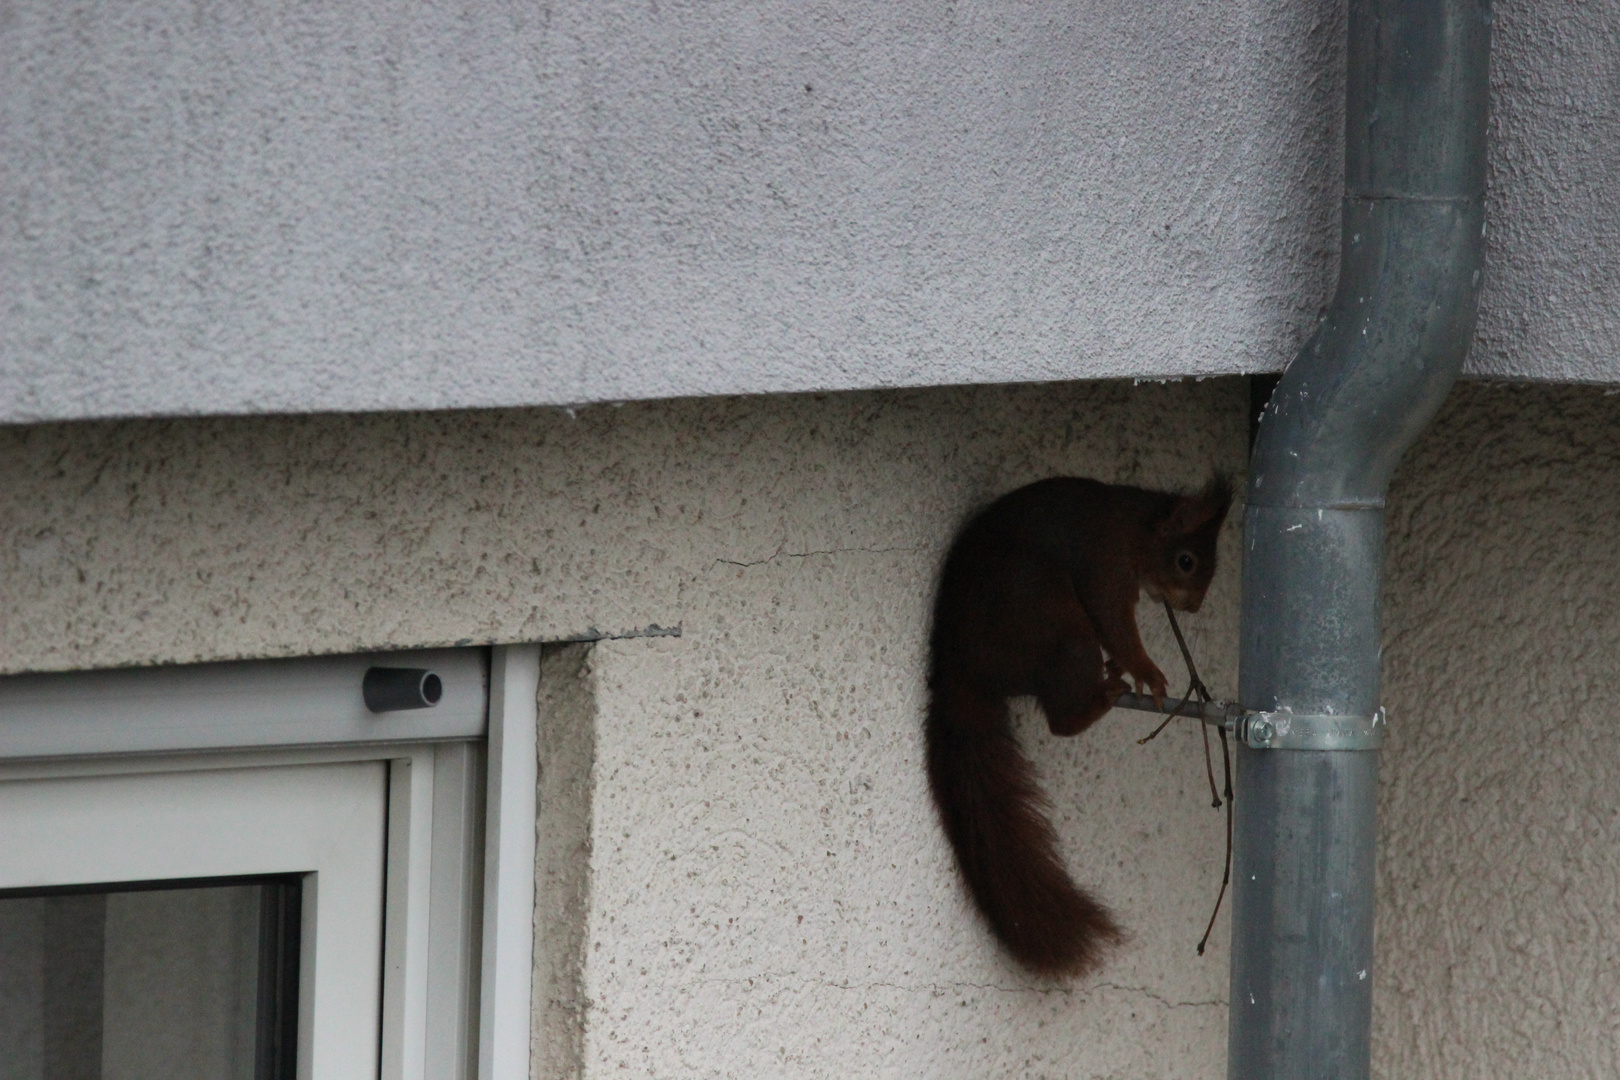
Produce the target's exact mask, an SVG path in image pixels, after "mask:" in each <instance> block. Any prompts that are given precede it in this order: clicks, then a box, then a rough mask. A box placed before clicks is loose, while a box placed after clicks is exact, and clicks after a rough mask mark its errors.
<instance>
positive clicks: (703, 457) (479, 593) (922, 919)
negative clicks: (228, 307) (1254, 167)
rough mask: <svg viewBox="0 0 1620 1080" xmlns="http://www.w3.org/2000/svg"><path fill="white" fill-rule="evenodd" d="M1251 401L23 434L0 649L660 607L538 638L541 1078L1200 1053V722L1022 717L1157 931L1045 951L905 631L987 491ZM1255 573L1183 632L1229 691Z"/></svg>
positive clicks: (1128, 456)
mask: <svg viewBox="0 0 1620 1080" xmlns="http://www.w3.org/2000/svg"><path fill="white" fill-rule="evenodd" d="M1246 402H1247V398H1246V391H1245V388H1244V386H1243V385H1242V384H1241V383H1239V382H1236V381H1233V380H1222V381H1211V382H1205V383H1201V384H1199V383H1191V382H1188V383H1185V384H1180V385H1174V386H1143V387H1137V388H1133V387H1131V386H1130V385H1129V384H1128V383H1126V384H1118V383H1113V384H1106V385H1094V384H1093V385H1085V384H1080V385H1070V386H1062V387H1020V388H994V389H980V390H936V391H907V392H889V393H879V394H869V393H863V394H853V395H833V396H827V397H812V396H805V397H792V398H753V399H742V400H736V399H733V400H723V401H685V402H678V403H667V404H646V405H628V406H625V407H623V408H621V409H613V408H607V407H601V408H593V409H589V410H585V411H583V412H581V413H580V414H579V417H578V419H570V418H569V417H568V416H566V415H565V414H563V413H561V412H559V411H555V410H547V411H511V412H496V413H464V414H449V413H435V414H417V415H409V416H388V417H376V416H361V417H346V416H326V417H315V418H296V419H294V418H285V419H283V418H275V419H254V420H201V421H198V420H191V421H169V422H124V423H96V424H67V425H55V426H50V427H42V428H33V429H0V588H3V589H4V595H3V596H0V657H4V660H5V664H6V667H7V669H8V670H18V669H21V668H27V667H50V668H63V667H71V666H86V665H105V664H117V663H129V662H146V661H154V660H192V659H201V658H204V657H221V656H232V655H249V654H251V655H276V654H292V653H303V652H310V651H316V650H324V649H340V650H348V649H356V648H361V647H363V645H362V643H371V644H376V643H379V642H404V641H415V640H429V639H431V640H436V641H454V640H457V639H463V638H471V639H474V640H485V639H491V638H496V639H503V640H509V639H523V638H530V639H533V638H557V637H563V636H569V635H578V634H581V633H584V632H587V631H589V630H590V629H591V628H593V627H598V628H602V629H604V630H621V629H625V628H635V627H645V626H647V625H649V624H652V623H657V624H660V625H662V626H677V625H678V626H679V627H680V628H681V636H680V637H678V638H677V637H651V638H629V639H623V640H609V641H601V642H599V643H597V644H596V645H595V646H594V647H593V648H592V649H591V651H590V652H589V654H588V657H587V658H582V657H580V655H579V653H578V652H577V651H576V652H566V651H565V652H563V653H560V654H553V655H552V656H549V657H548V658H547V665H546V667H545V672H546V682H545V685H544V686H543V688H542V705H543V707H544V712H545V717H546V719H545V720H544V721H543V724H542V731H543V738H542V755H543V758H544V762H545V764H546V766H548V768H546V769H545V770H544V772H543V776H542V791H541V799H540V805H541V826H542V836H543V840H542V844H541V852H542V856H543V858H544V859H545V862H544V863H543V864H542V866H541V878H540V882H539V884H540V886H541V887H540V890H539V894H540V895H539V898H538V906H537V913H536V915H537V923H536V924H537V928H538V930H539V932H540V935H541V941H542V943H543V946H544V949H543V954H542V957H541V963H540V967H539V971H538V980H537V989H538V993H537V1001H536V1010H537V1025H536V1049H537V1056H538V1057H539V1058H540V1062H539V1065H540V1068H539V1069H538V1071H537V1073H536V1076H537V1078H543V1080H550V1077H552V1076H556V1075H561V1073H560V1071H559V1070H553V1069H552V1068H551V1067H550V1063H554V1062H557V1061H562V1062H567V1061H579V1062H582V1063H583V1066H584V1069H585V1073H586V1075H589V1076H602V1077H605V1076H609V1075H611V1076H619V1075H622V1074H623V1072H624V1071H625V1069H621V1064H622V1065H624V1066H625V1067H626V1068H627V1069H628V1071H629V1072H630V1073H631V1074H632V1075H652V1076H679V1077H690V1076H726V1077H739V1078H741V1077H749V1078H753V1077H761V1076H782V1077H789V1076H798V1077H815V1076H833V1075H839V1076H878V1077H884V1076H887V1077H896V1078H906V1080H911V1078H914V1077H916V1076H919V1075H937V1076H960V1077H977V1076H985V1075H1023V1076H1043V1075H1044V1076H1052V1077H1060V1076H1061V1077H1079V1076H1104V1075H1126V1076H1132V1077H1184V1076H1197V1075H1215V1074H1217V1073H1218V1072H1219V1070H1220V1068H1221V1062H1222V1060H1223V1056H1224V1045H1225V1028H1226V1018H1225V1006H1224V997H1225V984H1226V946H1225V941H1226V932H1225V924H1224V921H1223V923H1222V927H1221V929H1220V930H1219V931H1218V933H1217V935H1216V940H1215V943H1214V945H1213V946H1212V948H1211V950H1210V952H1209V954H1208V955H1207V956H1206V957H1204V958H1203V959H1199V958H1198V957H1197V956H1195V955H1194V952H1193V945H1194V943H1195V942H1196V941H1197V939H1198V935H1199V933H1200V932H1201V931H1202V928H1203V923H1204V919H1205V918H1206V916H1207V915H1208V911H1209V905H1210V903H1211V902H1212V901H1213V899H1214V892H1215V889H1216V886H1217V884H1218V882H1219V875H1220V858H1221V838H1222V826H1221V818H1220V816H1219V815H1218V814H1217V813H1215V812H1214V811H1213V810H1211V809H1210V808H1209V805H1208V795H1207V793H1206V791H1205V790H1204V777H1203V763H1202V760H1201V757H1200V753H1199V751H1198V748H1197V747H1198V744H1197V741H1196V739H1195V738H1194V737H1193V734H1192V732H1191V731H1186V730H1183V731H1178V732H1172V733H1170V734H1169V735H1167V736H1165V737H1164V738H1162V739H1161V740H1160V741H1158V742H1156V743H1154V744H1151V745H1150V746H1148V747H1137V746H1136V745H1135V742H1134V739H1135V737H1136V736H1138V735H1140V734H1142V733H1143V732H1144V731H1145V730H1146V728H1147V726H1148V725H1147V720H1146V718H1142V717H1134V718H1133V717H1130V716H1128V715H1126V716H1120V717H1118V718H1116V719H1115V720H1112V721H1109V722H1107V723H1105V724H1103V725H1102V726H1101V727H1100V728H1099V729H1098V730H1097V731H1095V732H1093V733H1090V734H1088V736H1087V737H1086V738H1085V739H1081V740H1069V741H1058V740H1055V739H1052V738H1051V737H1050V736H1047V735H1045V734H1044V733H1043V732H1044V725H1042V724H1040V723H1039V722H1038V721H1035V722H1033V723H1029V724H1026V726H1025V731H1026V734H1027V736H1028V740H1029V745H1030V749H1031V753H1032V754H1033V756H1034V757H1035V758H1036V759H1037V760H1038V761H1039V763H1040V765H1041V767H1042V769H1043V770H1044V771H1045V773H1046V774H1047V776H1048V779H1049V783H1050V787H1051V791H1052V793H1053V795H1054V803H1055V806H1056V814H1057V817H1058V821H1059V826H1060V829H1061V832H1062V835H1063V838H1064V844H1065V847H1066V850H1067V852H1068V854H1069V856H1070V858H1071V859H1072V860H1073V862H1074V865H1075V867H1076V870H1077V873H1078V874H1079V876H1080V877H1081V879H1082V880H1084V881H1086V882H1087V883H1089V884H1091V885H1093V886H1095V887H1096V888H1097V890H1098V892H1099V893H1100V894H1101V895H1102V896H1104V897H1106V898H1107V900H1108V901H1109V902H1111V903H1112V904H1114V905H1115V906H1116V907H1117V908H1118V910H1119V911H1120V913H1121V916H1122V918H1123V920H1124V922H1125V924H1126V925H1127V926H1129V927H1130V929H1131V930H1132V931H1133V933H1134V934H1135V938H1134V940H1133V942H1132V943H1131V944H1130V945H1129V946H1127V947H1126V948H1125V949H1123V950H1122V951H1121V953H1120V955H1119V956H1118V958H1117V960H1116V961H1115V962H1114V963H1113V964H1112V965H1111V966H1110V967H1109V968H1108V969H1107V970H1106V971H1105V972H1104V973H1103V975H1102V976H1101V977H1100V978H1099V979H1096V980H1093V981H1088V982H1085V983H1082V984H1079V985H1077V986H1075V987H1073V988H1068V989H1064V988H1059V987H1057V986H1054V985H1050V984H1044V983H1040V982H1038V981H1034V980H1031V979H1030V978H1028V977H1027V976H1025V975H1024V974H1022V973H1021V972H1020V971H1018V970H1017V969H1016V968H1014V967H1013V966H1011V964H1010V963H1009V962H1008V961H1006V960H1005V959H1004V958H1003V957H1002V956H1001V954H1000V953H999V952H998V951H997V949H996V948H995V947H994V945H993V944H992V943H991V941H990V939H989V937H988V935H987V934H986V933H985V932H984V931H983V930H982V928H981V927H980V926H979V925H978V923H977V921H976V920H975V917H974V916H973V915H972V913H971V911H970V909H969V908H968V906H967V903H966V900H965V897H964V896H963V894H962V892H961V889H960V886H959V884H958V881H957V878H956V875H955V871H954V870H953V868H952V865H951V862H950V859H949V855H948V853H947V851H946V848H945V844H944V841H943V838H942V836H941V835H940V832H939V829H938V828H937V825H936V824H935V821H934V818H933V811H932V808H931V806H930V804H929V802H928V799H927V795H926V792H925V788H924V780H923V771H922V757H921V745H920V723H921V708H922V694H923V655H924V641H925V636H926V627H927V616H928V609H929V601H930V596H929V594H930V590H931V581H932V576H933V574H934V571H935V567H936V565H937V562H938V560H939V558H940V557H941V556H942V554H943V551H944V547H945V545H946V544H947V542H948V541H949V539H950V537H951V534H952V532H953V530H954V528H955V526H956V524H957V523H958V521H959V518H960V517H961V515H962V514H964V513H965V512H966V511H967V510H968V508H969V507H971V506H972V505H974V504H975V503H977V502H979V501H980V500H982V499H985V498H987V497H989V496H991V495H993V494H996V493H998V492H1000V491H1002V490H1004V489H1006V488H1008V487H1010V486H1013V485H1016V484H1018V483H1020V482H1022V481H1025V480H1030V479H1034V478H1037V477H1040V476H1043V475H1047V474H1050V473H1053V472H1058V471H1078V472H1085V473H1091V474H1095V475H1100V476H1105V477H1110V478H1116V479H1124V480H1134V481H1138V482H1144V483H1151V484H1156V485H1167V486H1175V485H1189V486H1190V485H1193V484H1196V483H1197V482H1199V481H1200V480H1201V479H1202V478H1204V477H1205V476H1206V475H1207V472H1208V471H1209V469H1210V468H1211V467H1213V466H1214V465H1216V464H1220V465H1225V466H1227V467H1235V466H1237V465H1238V464H1239V463H1240V462H1241V459H1242V455H1243V452H1244V440H1245V429H1246ZM1227 539H1228V544H1227V550H1226V555H1227V557H1229V558H1230V557H1233V556H1234V554H1235V549H1236V547H1237V544H1236V542H1235V540H1236V530H1235V523H1234V528H1233V530H1232V533H1231V535H1229V536H1228V538H1227ZM1237 581H1238V575H1237V573H1236V568H1235V566H1234V567H1231V568H1229V569H1228V570H1227V571H1226V572H1224V573H1223V574H1222V576H1221V578H1220V580H1219V581H1218V582H1217V584H1216V586H1215V589H1214V591H1213V593H1212V595H1211V599H1210V602H1209V603H1208V604H1207V605H1206V608H1205V610H1204V611H1203V612H1201V613H1200V614H1199V615H1198V616H1196V617H1193V618H1192V620H1191V623H1190V626H1189V630H1190V633H1191V634H1192V640H1193V642H1194V647H1195V648H1197V649H1198V652H1199V656H1200V660H1201V662H1202V663H1203V664H1204V665H1205V675H1206V677H1207V678H1209V679H1210V680H1211V681H1212V682H1213V683H1214V684H1215V685H1217V686H1231V685H1233V683H1234V671H1233V665H1234V659H1235V643H1236V625H1235V617H1236V598H1237ZM1152 614H1153V613H1152V612H1151V611H1146V612H1144V615H1145V616H1147V617H1145V618H1144V624H1145V626H1146V629H1147V631H1148V640H1149V644H1150V647H1151V648H1152V649H1153V650H1154V652H1155V653H1156V655H1158V656H1159V657H1160V658H1161V660H1163V661H1164V662H1165V664H1166V668H1167V670H1170V671H1175V670H1176V668H1175V667H1173V666H1171V665H1170V663H1169V661H1170V660H1171V658H1172V657H1174V655H1175V652H1174V645H1173V643H1172V642H1171V641H1170V640H1169V638H1168V634H1167V633H1166V631H1165V628H1164V625H1163V622H1162V620H1156V619H1153V618H1151V615H1152ZM582 659H583V660H588V671H584V672H581V662H582ZM570 662H571V663H572V668H571V669H570V666H569V665H570ZM1031 719H1033V718H1031ZM593 747H594V749H592V748H593ZM582 762H587V763H588V764H589V768H588V769H587V768H586V767H585V766H584V765H582V764H581V763H582ZM582 819H588V826H589V828H588V831H582V829H583V826H582ZM587 853H588V866H586V867H583V868H582V867H581V865H580V861H581V859H582V858H586V857H587ZM575 919H584V920H586V921H585V922H584V924H583V925H579V924H576V923H575V922H573V920H575ZM574 926H578V929H579V932H578V933H577V934H576V933H575V932H574V931H573V930H571V929H570V928H571V927H574ZM582 1001H583V1002H585V1003H587V1004H586V1005H585V1007H584V1009H583V1011H584V1016H585V1027H584V1029H583V1031H580V1032H579V1033H578V1035H579V1037H578V1039H577V1040H576V1039H573V1038H571V1037H570V1027H569V1024H570V1021H571V1019H577V1017H578V1016H579V1014H580V1012H581V1002H582Z"/></svg>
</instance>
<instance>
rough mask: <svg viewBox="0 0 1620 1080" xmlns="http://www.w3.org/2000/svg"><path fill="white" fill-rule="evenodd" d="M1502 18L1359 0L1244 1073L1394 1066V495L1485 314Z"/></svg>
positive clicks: (1279, 429) (1268, 483) (1295, 552)
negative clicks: (1386, 767)
mask: <svg viewBox="0 0 1620 1080" xmlns="http://www.w3.org/2000/svg"><path fill="white" fill-rule="evenodd" d="M1490 22H1491V9H1490V4H1489V2H1488V0H1486V2H1480V0H1350V47H1349V70H1348V77H1347V80H1346V82H1347V87H1346V89H1347V94H1346V97H1347V102H1346V109H1345V196H1344V211H1343V214H1344V216H1343V238H1342V245H1343V246H1342V255H1341V259H1340V266H1339V286H1338V292H1337V294H1336V295H1335V296H1334V299H1333V305H1332V308H1331V309H1330V311H1329V313H1328V316H1327V318H1326V320H1325V321H1324V322H1323V323H1322V324H1321V326H1320V327H1319V328H1318V330H1317V332H1316V335H1315V336H1314V337H1313V338H1312V339H1311V340H1310V341H1309V342H1308V343H1307V344H1306V345H1305V348H1304V349H1303V350H1302V351H1301V352H1300V354H1299V356H1298V357H1297V358H1296V359H1295V360H1294V362H1293V363H1292V364H1291V365H1290V366H1289V368H1288V370H1287V372H1286V374H1285V375H1284V376H1283V379H1282V382H1281V383H1280V384H1279V385H1278V387H1277V389H1276V391H1275V392H1274V393H1273V394H1272V396H1271V400H1270V403H1269V404H1268V405H1267V407H1266V409H1265V413H1264V416H1263V419H1262V420H1261V423H1260V429H1259V436H1258V440H1257V442H1256V444H1255V449H1254V456H1253V459H1252V462H1251V464H1250V469H1249V486H1248V498H1247V505H1246V507H1245V510H1244V520H1243V545H1244V551H1243V629H1242V681H1241V691H1240V698H1241V701H1242V703H1243V705H1244V706H1245V707H1246V708H1248V709H1251V710H1258V711H1261V712H1263V713H1265V714H1267V715H1266V716H1265V717H1262V718H1261V719H1262V721H1263V722H1262V723H1259V724H1254V723H1251V724H1250V725H1249V727H1248V745H1245V746H1241V747H1240V748H1239V751H1238V777H1239V789H1238V798H1237V801H1236V805H1235V810H1236V824H1235V843H1236V853H1235V864H1234V867H1233V877H1234V881H1233V890H1234V891H1233V905H1232V908H1233V911H1232V939H1233V940H1232V984H1231V994H1232V1005H1231V1030H1230V1043H1229V1059H1228V1073H1227V1075H1228V1076H1229V1077H1231V1078H1232V1080H1273V1078H1275V1080H1300V1078H1306V1077H1311V1078H1327V1077H1333V1078H1335V1080H1340V1078H1344V1080H1360V1078H1364V1077H1366V1076H1367V1075H1368V1071H1369V1068H1370V1056H1371V1029H1372V987H1373V981H1374V968H1373V955H1372V945H1373V840H1374V836H1375V825H1374V810H1375V804H1376V793H1377V792H1376V789H1377V780H1378V750H1377V748H1378V746H1379V744H1380V743H1381V742H1382V737H1383V718H1382V713H1381V711H1380V708H1379V651H1380V649H1379V632H1380V616H1379V593H1380V586H1381V579H1382V568H1383V560H1384V494H1385V491H1386V490H1387V488H1388V485H1389V478H1390V473H1391V472H1393V471H1394V468H1395V465H1396V463H1397V462H1398V461H1399V460H1400V458H1401V455H1402V454H1403V453H1405V451H1406V449H1407V447H1408V446H1410V445H1411V443H1412V441H1413V439H1414V438H1416V436H1417V434H1418V433H1419V432H1420V431H1421V430H1422V429H1423V428H1424V426H1425V425H1427V424H1428V422H1429V420H1430V419H1431V418H1433V416H1434V414H1435V411H1436V410H1437V409H1438V408H1439V407H1440V402H1441V400H1442V399H1443V398H1444V397H1445V396H1446V392H1447V391H1448V390H1449V389H1450V387H1451V384H1452V382H1453V381H1455V379H1456V378H1457V374H1458V372H1459V371H1460V370H1461V368H1462V362H1463V357H1464V355H1465V354H1466V352H1467V350H1468V342H1469V339H1470V337H1471V336H1472V333H1473V328H1474V315H1475V311H1476V307H1477V304H1478V298H1479V279H1480V268H1481V265H1482V262H1483V257H1484V208H1483V205H1482V198H1483V195H1484V189H1485V119H1486V106H1487V99H1488V95H1489V83H1488V79H1487V67H1488V61H1489V56H1490ZM1268 736H1269V738H1268Z"/></svg>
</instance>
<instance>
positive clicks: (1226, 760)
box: [1164, 600, 1232, 956]
mask: <svg viewBox="0 0 1620 1080" xmlns="http://www.w3.org/2000/svg"><path fill="white" fill-rule="evenodd" d="M1164 613H1165V615H1166V616H1168V617H1169V619H1170V630H1171V632H1172V633H1174V634H1175V635H1176V644H1177V645H1179V646H1181V658H1182V659H1183V660H1185V661H1186V662H1187V674H1188V676H1189V677H1190V678H1191V679H1192V688H1191V689H1189V690H1188V693H1191V692H1192V690H1193V689H1196V690H1197V691H1198V695H1199V697H1200V698H1202V699H1203V700H1204V701H1206V702H1208V701H1211V700H1213V699H1214V695H1213V694H1211V693H1210V692H1209V688H1208V687H1206V686H1205V685H1204V681H1203V680H1202V679H1200V678H1199V677H1198V668H1197V667H1195V666H1194V665H1193V658H1192V650H1191V649H1189V648H1187V639H1186V638H1184V637H1182V636H1181V627H1180V626H1178V625H1177V624H1176V611H1175V609H1174V608H1172V607H1171V606H1170V601H1168V600H1166V601H1165V602H1164ZM1200 726H1202V725H1200ZM1217 730H1218V731H1219V733H1220V736H1221V766H1222V769H1223V771H1224V772H1225V774H1226V776H1225V780H1226V784H1225V794H1226V867H1225V869H1224V870H1223V871H1222V873H1221V891H1220V892H1219V893H1217V894H1216V895H1215V908H1214V910H1213V911H1211V912H1210V913H1209V924H1208V925H1207V926H1205V927H1204V936H1203V937H1201V938H1199V939H1198V955H1199V956H1203V955H1204V946H1206V945H1208V944H1209V935H1210V934H1211V933H1212V932H1213V931H1214V929H1215V918H1216V916H1218V915H1219V914H1220V913H1221V902H1222V901H1223V900H1225V899H1226V888H1227V886H1228V885H1230V884H1231V883H1232V751H1231V748H1230V746H1229V745H1228V744H1227V741H1226V729H1225V728H1219V729H1217ZM1204 771H1205V773H1206V774H1207V775H1208V777H1209V790H1210V794H1211V795H1212V796H1214V799H1215V805H1216V806H1217V807H1218V806H1220V805H1221V799H1220V797H1219V796H1215V766H1214V764H1213V763H1212V762H1211V761H1210V756H1209V730H1208V728H1205V729H1204Z"/></svg>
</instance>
